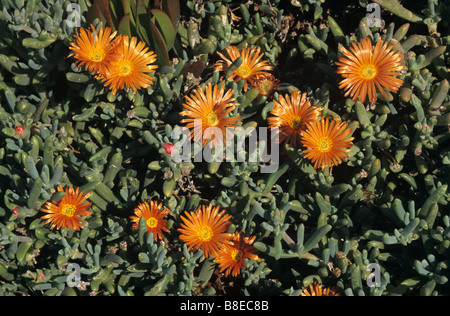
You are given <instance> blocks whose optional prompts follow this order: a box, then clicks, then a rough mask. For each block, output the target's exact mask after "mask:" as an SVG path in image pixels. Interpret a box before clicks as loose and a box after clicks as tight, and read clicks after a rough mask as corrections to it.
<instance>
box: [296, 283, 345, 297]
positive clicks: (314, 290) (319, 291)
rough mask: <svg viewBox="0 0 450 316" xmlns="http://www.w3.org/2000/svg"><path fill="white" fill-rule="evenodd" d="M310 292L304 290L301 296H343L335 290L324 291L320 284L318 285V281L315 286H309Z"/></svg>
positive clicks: (327, 289)
mask: <svg viewBox="0 0 450 316" xmlns="http://www.w3.org/2000/svg"><path fill="white" fill-rule="evenodd" d="M309 290H310V292H308V289H304V290H303V292H302V293H300V295H301V296H341V294H339V293H338V292H336V290H335V288H325V289H323V288H322V286H321V285H320V284H318V283H317V282H316V281H315V282H314V284H312V283H310V284H309Z"/></svg>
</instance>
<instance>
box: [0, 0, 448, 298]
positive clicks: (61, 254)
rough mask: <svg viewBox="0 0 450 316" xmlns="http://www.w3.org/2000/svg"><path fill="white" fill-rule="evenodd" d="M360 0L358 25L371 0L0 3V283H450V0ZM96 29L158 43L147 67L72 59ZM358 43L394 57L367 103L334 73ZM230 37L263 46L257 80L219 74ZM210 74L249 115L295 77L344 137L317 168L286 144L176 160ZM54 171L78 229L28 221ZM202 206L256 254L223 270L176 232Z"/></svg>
mask: <svg viewBox="0 0 450 316" xmlns="http://www.w3.org/2000/svg"><path fill="white" fill-rule="evenodd" d="M373 3H375V4H377V5H378V6H379V7H380V12H381V19H382V21H381V23H380V25H378V26H372V27H371V26H370V25H372V24H371V23H368V22H369V21H368V17H367V16H366V14H367V11H366V7H367V6H368V5H369V4H371V2H370V1H367V0H361V1H357V0H345V1H326V0H320V1H319V0H318V1H315V0H298V1H281V0H252V1H244V0H233V1H231V0H223V1H202V0H159V1H148V0H133V1H119V0H117V1H116V0H110V1H97V0H78V1H75V0H72V1H69V0H33V1H23V0H2V10H1V11H0V193H1V198H0V296H4V295H46V296H55V295H82V296H87V295H273V296H282V295H292V296H300V295H305V293H308V290H311V291H313V290H314V287H315V291H316V292H320V293H322V292H323V293H327V294H330V293H333V294H335V293H336V294H339V295H341V296H344V295H346V296H364V295H365V296H369V295H371V296H381V295H424V296H425V295H449V294H450V286H449V280H448V278H449V275H450V267H449V264H450V261H449V260H450V213H449V211H450V206H449V201H450V190H449V187H448V186H449V180H450V131H449V128H450V95H449V89H450V86H449V80H450V70H449V67H450V50H449V48H450V32H449V31H450V25H449V22H448V20H447V19H446V17H447V16H448V14H449V13H450V4H449V3H448V2H447V1H443V0H430V1H428V2H427V3H425V2H423V1H422V2H416V1H402V4H400V3H399V1H396V0H374V1H373ZM72 18H75V20H77V19H78V20H77V21H78V22H79V25H76V23H74V20H73V19H72ZM91 25H92V26H93V27H95V28H97V29H99V28H101V27H109V28H111V30H112V31H113V32H117V33H118V34H121V35H128V36H129V37H130V38H132V37H135V38H137V40H138V41H142V42H144V43H145V45H146V46H148V47H149V49H150V50H152V51H154V52H155V54H156V56H157V61H156V64H157V65H158V68H157V69H156V70H155V72H154V73H153V74H152V76H154V83H153V84H151V85H150V86H149V87H148V88H141V89H138V90H137V91H136V92H134V91H133V90H131V89H128V90H127V89H123V90H119V91H117V93H112V91H111V90H110V89H109V88H108V87H106V86H105V85H104V83H102V82H101V81H99V80H98V79H97V78H96V76H95V75H94V74H92V73H90V72H89V71H86V69H84V68H83V67H77V63H76V59H75V58H74V57H73V56H69V55H70V54H71V50H70V47H71V43H74V41H75V39H76V37H77V36H78V35H79V34H80V30H81V28H86V29H88V28H89V27H90V26H91ZM362 39H369V40H370V41H372V42H373V44H374V45H375V44H376V43H377V41H378V39H381V40H382V41H383V42H385V43H389V45H392V49H393V50H395V51H396V52H399V53H401V56H402V60H401V62H402V65H403V66H404V69H403V70H402V71H401V74H400V75H398V76H397V77H398V78H399V80H401V81H402V82H403V84H402V86H401V87H400V88H399V89H398V91H393V90H389V89H387V90H383V91H384V92H383V93H380V91H378V94H377V99H376V102H370V101H368V100H365V101H363V102H361V100H359V99H353V98H352V97H351V96H346V93H345V91H344V90H342V89H341V88H340V85H339V83H340V82H341V81H342V80H343V77H342V76H341V75H340V74H338V73H337V69H338V66H339V62H340V58H341V57H342V56H343V55H345V51H346V50H348V49H350V48H351V47H352V43H358V42H360V41H361V40H362ZM231 46H234V47H236V48H237V49H244V48H247V47H249V48H257V49H259V50H260V52H261V53H262V54H263V55H264V57H263V59H264V60H265V61H267V63H268V64H270V65H271V66H272V67H273V70H272V71H270V72H271V74H270V75H271V76H272V77H265V78H262V77H257V78H256V80H255V82H253V83H252V84H249V85H248V88H247V89H244V86H245V85H246V84H247V82H246V81H245V80H235V79H236V78H235V77H233V79H230V77H231V76H232V73H233V71H235V70H236V69H238V67H239V66H240V65H241V63H242V61H243V60H242V58H238V59H237V60H235V61H234V62H231V64H230V65H229V67H228V68H227V69H225V70H224V71H215V69H214V68H215V67H214V65H215V64H216V63H217V62H218V61H219V60H221V58H222V57H221V56H224V55H227V48H229V47H231ZM267 78H269V83H271V84H272V86H271V87H270V89H269V90H267V89H262V88H261V87H262V82H263V79H264V80H265V79H267ZM208 85H217V86H220V87H224V88H225V89H226V91H233V94H232V98H233V99H234V101H233V102H234V103H236V106H233V108H232V109H231V110H230V113H228V114H230V115H233V116H235V117H240V122H241V124H242V126H243V127H244V129H245V128H250V127H254V128H258V127H268V126H269V123H268V118H270V117H272V115H273V110H274V108H275V107H276V104H277V103H278V100H279V97H280V96H291V95H295V94H297V92H298V91H301V92H302V93H306V95H307V97H308V102H309V103H311V104H312V105H313V106H314V107H317V108H320V112H321V115H323V116H326V117H329V118H331V119H333V120H339V121H342V122H345V124H348V127H349V128H350V129H351V131H352V132H351V137H352V144H351V147H349V148H348V149H349V150H348V152H346V154H345V157H344V158H343V162H342V163H341V164H338V165H335V166H333V168H329V167H326V168H318V167H317V166H315V165H314V164H313V163H311V161H310V160H308V158H307V157H306V152H305V150H304V148H302V147H301V146H300V147H298V146H294V145H292V144H287V143H282V144H280V165H279V167H278V168H277V170H276V171H274V172H272V173H262V172H261V168H262V167H263V166H265V165H266V164H268V162H265V161H257V162H252V161H249V160H245V161H243V162H241V161H233V160H232V161H228V160H227V161H221V162H217V161H212V162H207V161H197V160H195V159H192V161H181V162H179V161H178V162H177V161H174V159H173V157H172V153H173V152H174V150H176V140H174V139H173V135H174V134H177V132H178V131H180V130H181V129H182V128H183V127H184V126H185V124H184V123H183V119H185V116H183V115H182V114H181V113H183V111H186V108H185V106H186V103H187V101H186V100H187V99H186V98H187V97H189V96H190V95H192V93H194V92H195V91H196V89H199V88H200V89H203V90H205V88H206V87H207V86H208ZM388 90H389V91H388ZM267 91H270V92H267ZM348 136H350V135H348ZM246 137H247V139H249V138H250V135H246ZM247 141H248V140H247ZM174 144H175V145H174ZM247 147H248V145H247ZM242 155H244V156H246V155H247V157H248V153H246V152H244V153H242ZM60 186H62V187H64V188H67V187H70V186H73V187H76V188H78V189H79V191H80V192H83V193H84V194H86V196H87V200H86V201H87V202H88V203H89V212H90V215H89V216H85V217H83V219H84V220H85V222H83V228H82V229H79V230H71V229H69V227H66V228H61V229H53V228H54V227H53V225H49V224H48V223H47V222H46V221H45V220H44V219H43V218H42V217H43V216H44V215H45V213H44V212H43V209H45V205H46V203H48V202H51V201H54V202H55V203H58V201H62V199H63V198H64V196H65V195H67V192H68V191H63V190H61V189H59V188H60ZM146 201H158V204H159V203H161V205H163V206H164V208H167V209H168V210H169V212H168V213H167V216H166V220H167V223H166V224H167V229H166V230H165V231H164V232H163V233H162V237H161V238H156V239H155V238H154V234H149V233H148V227H149V224H148V223H147V222H146V221H145V220H143V219H142V218H141V220H139V221H135V222H134V223H133V222H132V221H131V220H130V218H131V217H132V216H133V215H135V209H136V208H137V207H138V205H140V204H141V203H143V202H146ZM47 205H48V204H47ZM205 205H214V206H218V207H219V208H220V209H221V210H226V213H227V214H228V216H229V217H230V219H229V221H230V224H229V227H228V228H227V229H228V230H227V232H228V233H230V234H233V233H237V232H242V233H244V234H246V235H247V236H253V237H254V239H253V238H252V243H253V244H252V247H253V248H252V251H254V253H255V256H256V255H257V257H258V259H259V260H253V259H251V258H247V259H245V261H244V263H245V265H243V266H242V267H243V268H242V269H241V270H240V273H239V274H237V275H231V274H230V275H225V274H224V273H223V271H221V269H219V267H218V264H217V263H216V262H215V261H214V260H213V259H212V258H208V256H205V255H204V253H203V251H202V249H198V250H196V248H195V247H194V249H191V248H192V247H188V245H187V244H186V243H185V242H184V241H183V240H182V239H181V238H180V233H179V230H180V227H181V224H182V220H181V219H182V218H185V217H186V214H188V213H189V214H193V212H195V211H196V210H198V209H200V208H201V207H202V206H205ZM72 215H73V214H72ZM373 265H375V266H377V267H378V268H379V280H378V281H379V282H377V283H376V284H375V285H374V284H372V283H370V282H368V280H371V273H372V270H371V269H370V267H372V266H373ZM74 280H75V281H76V282H73V281H74ZM313 285H314V286H313ZM319 285H320V286H322V287H323V288H327V289H326V290H324V291H322V290H321V288H320V287H319ZM331 288H332V289H333V290H330V289H331Z"/></svg>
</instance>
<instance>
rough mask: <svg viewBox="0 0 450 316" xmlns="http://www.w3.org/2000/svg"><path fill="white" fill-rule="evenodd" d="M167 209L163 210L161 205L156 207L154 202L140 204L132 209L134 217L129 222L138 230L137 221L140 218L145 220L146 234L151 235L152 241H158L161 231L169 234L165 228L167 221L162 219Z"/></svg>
mask: <svg viewBox="0 0 450 316" xmlns="http://www.w3.org/2000/svg"><path fill="white" fill-rule="evenodd" d="M169 212H170V210H169V209H168V208H163V207H162V203H160V204H159V205H158V203H157V202H156V201H150V204H149V203H148V202H144V203H140V204H139V205H138V206H137V208H135V209H134V214H135V215H136V216H131V217H130V218H131V221H132V222H133V223H134V224H133V227H134V228H135V229H138V228H139V221H140V219H141V217H143V218H145V221H146V223H147V234H149V233H153V240H155V241H156V240H158V239H161V238H162V237H163V233H162V232H163V231H165V232H169V228H168V227H167V220H165V219H164V217H166V216H167V215H168V214H169Z"/></svg>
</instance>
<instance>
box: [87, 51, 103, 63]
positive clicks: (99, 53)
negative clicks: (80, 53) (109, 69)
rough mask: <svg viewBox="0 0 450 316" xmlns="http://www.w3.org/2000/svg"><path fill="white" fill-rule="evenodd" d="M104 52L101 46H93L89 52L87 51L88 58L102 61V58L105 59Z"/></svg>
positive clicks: (97, 61)
mask: <svg viewBox="0 0 450 316" xmlns="http://www.w3.org/2000/svg"><path fill="white" fill-rule="evenodd" d="M105 56H106V53H105V51H104V50H103V49H101V48H94V49H93V50H92V51H91V52H90V53H89V59H90V60H92V61H94V62H96V63H99V62H101V61H103V59H105Z"/></svg>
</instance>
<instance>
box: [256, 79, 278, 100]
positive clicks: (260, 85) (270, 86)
mask: <svg viewBox="0 0 450 316" xmlns="http://www.w3.org/2000/svg"><path fill="white" fill-rule="evenodd" d="M252 85H253V86H254V87H255V88H256V89H258V91H259V95H260V96H265V97H270V96H272V94H273V93H274V91H275V90H277V89H278V87H279V86H280V80H278V79H277V78H275V77H274V76H273V75H271V74H269V75H266V76H264V77H261V78H260V79H258V80H254V81H253V82H252Z"/></svg>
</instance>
